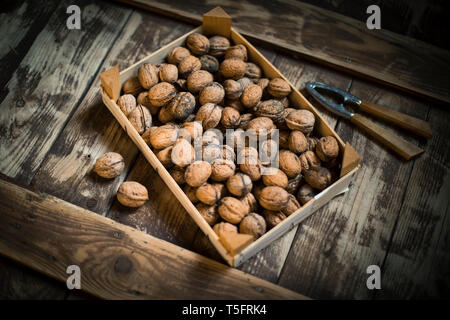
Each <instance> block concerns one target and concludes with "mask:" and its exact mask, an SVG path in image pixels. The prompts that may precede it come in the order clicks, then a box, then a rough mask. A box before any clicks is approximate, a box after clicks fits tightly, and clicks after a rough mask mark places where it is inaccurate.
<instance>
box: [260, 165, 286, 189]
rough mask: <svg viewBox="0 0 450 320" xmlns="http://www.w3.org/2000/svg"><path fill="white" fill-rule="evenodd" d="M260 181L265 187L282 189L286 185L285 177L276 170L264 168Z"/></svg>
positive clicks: (281, 172)
mask: <svg viewBox="0 0 450 320" xmlns="http://www.w3.org/2000/svg"><path fill="white" fill-rule="evenodd" d="M262 181H263V183H264V184H265V185H266V186H278V187H281V188H283V189H285V188H286V187H287V185H288V177H287V175H286V174H285V173H284V172H283V171H281V170H280V169H278V168H266V169H265V171H264V174H263V176H262Z"/></svg>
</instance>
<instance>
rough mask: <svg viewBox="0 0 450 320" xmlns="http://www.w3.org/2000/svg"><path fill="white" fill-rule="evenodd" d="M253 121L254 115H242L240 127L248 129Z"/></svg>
mask: <svg viewBox="0 0 450 320" xmlns="http://www.w3.org/2000/svg"><path fill="white" fill-rule="evenodd" d="M253 119H254V115H253V114H252V113H244V114H243V115H241V121H240V123H239V126H238V127H239V128H241V129H247V127H248V125H249V124H250V121H252V120H253Z"/></svg>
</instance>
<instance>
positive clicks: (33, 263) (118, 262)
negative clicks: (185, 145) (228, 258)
mask: <svg viewBox="0 0 450 320" xmlns="http://www.w3.org/2000/svg"><path fill="white" fill-rule="evenodd" d="M0 212H1V215H0V253H1V254H3V255H5V256H7V257H9V258H11V259H13V260H16V261H18V262H20V263H22V264H25V265H27V266H29V267H31V268H33V269H36V270H38V271H39V272H42V273H44V274H46V275H48V276H51V277H53V278H56V279H58V280H60V281H64V282H65V281H66V279H67V277H68V274H66V268H67V267H68V266H69V265H78V266H79V267H80V269H81V288H82V290H84V291H86V292H89V293H91V294H93V295H95V296H98V297H101V298H105V299H305V298H306V297H304V296H302V295H300V294H297V293H294V292H292V291H290V290H287V289H284V288H282V287H279V286H277V285H275V284H272V283H270V282H267V281H264V280H261V279H258V278H256V277H253V276H250V275H248V274H245V273H243V272H241V271H239V270H236V269H233V268H229V267H227V266H225V265H223V264H220V263H218V262H215V261H212V260H210V259H207V258H205V257H203V256H201V255H198V254H196V253H194V252H191V251H188V250H185V249H183V248H180V247H178V246H176V245H173V244H170V243H168V242H166V241H163V240H160V239H157V238H155V237H152V236H150V235H147V234H145V233H143V232H140V231H138V230H136V229H133V228H130V227H128V226H124V225H122V224H119V223H117V222H115V221H112V220H110V219H108V218H105V217H102V216H99V215H97V214H95V213H93V212H91V211H88V210H85V209H82V208H80V207H77V206H75V205H73V204H70V203H68V202H65V201H63V200H60V199H58V198H55V197H53V196H50V195H46V194H37V193H34V192H31V191H29V190H26V189H23V188H21V187H18V186H16V185H14V184H12V183H9V182H6V181H4V180H0Z"/></svg>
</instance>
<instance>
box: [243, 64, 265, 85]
mask: <svg viewBox="0 0 450 320" xmlns="http://www.w3.org/2000/svg"><path fill="white" fill-rule="evenodd" d="M261 75H262V71H261V68H260V67H259V66H258V65H256V64H254V63H253V62H247V71H246V72H245V76H246V77H248V78H250V79H252V80H253V81H257V80H258V79H259V78H261Z"/></svg>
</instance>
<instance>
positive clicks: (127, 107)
mask: <svg viewBox="0 0 450 320" xmlns="http://www.w3.org/2000/svg"><path fill="white" fill-rule="evenodd" d="M117 105H118V106H119V108H120V110H122V112H123V113H124V114H125V116H128V114H129V113H130V112H131V111H132V110H133V109H134V108H136V98H135V97H134V96H133V95H132V94H124V95H123V96H121V97H120V98H119V100H117Z"/></svg>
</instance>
